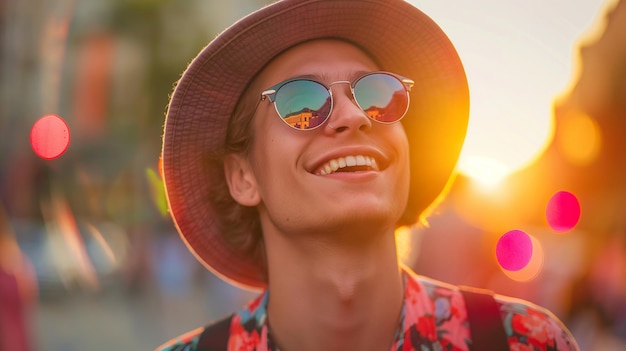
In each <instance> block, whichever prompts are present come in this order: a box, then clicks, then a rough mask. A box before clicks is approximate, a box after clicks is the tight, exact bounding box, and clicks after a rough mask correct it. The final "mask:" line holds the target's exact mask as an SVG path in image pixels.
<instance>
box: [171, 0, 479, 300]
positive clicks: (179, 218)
mask: <svg viewBox="0 0 626 351" xmlns="http://www.w3.org/2000/svg"><path fill="white" fill-rule="evenodd" d="M318 38H338V39H342V40H346V41H348V42H351V43H353V44H355V45H356V46H358V47H360V48H361V49H362V50H364V51H365V52H367V53H368V54H369V55H370V56H372V57H373V58H374V59H375V61H377V62H378V63H379V65H380V69H382V70H386V71H391V72H394V73H398V74H401V75H403V76H405V77H409V78H411V79H413V80H414V81H415V86H414V87H413V89H412V91H411V106H410V109H409V112H408V113H407V115H406V116H405V117H404V119H403V120H402V123H403V125H404V127H405V130H406V133H407V135H408V138H409V144H410V153H411V186H410V194H409V204H408V208H407V211H406V214H405V217H404V218H403V223H402V224H410V222H415V221H417V219H418V216H419V215H420V212H422V211H423V210H424V209H425V208H427V207H428V206H429V205H430V204H431V203H432V202H433V201H434V200H435V199H436V198H437V197H438V195H439V194H440V193H441V192H442V190H443V189H444V188H445V186H446V185H447V183H448V181H449V179H450V175H451V174H452V172H453V170H454V168H455V165H456V162H457V159H458V156H459V154H460V150H461V146H462V144H463V140H464V138H465V132H466V129H467V122H468V114H469V92H468V86H467V80H466V77H465V72H464V69H463V65H462V63H461V61H460V59H459V57H458V55H457V52H456V50H455V49H454V47H453V45H452V43H451V42H450V40H449V39H448V37H447V36H446V35H445V34H444V33H443V31H442V30H441V29H440V28H439V26H438V25H437V24H435V23H434V22H433V21H432V20H431V19H430V18H429V17H428V16H427V15H425V14H424V13H422V12H421V11H420V10H418V9H417V8H415V7H414V6H413V5H411V4H409V3H407V2H405V1H402V0H284V1H279V2H276V3H274V4H272V5H269V6H267V7H265V8H262V9H260V10H258V11H256V12H254V13H252V14H250V15H248V16H247V17H245V18H243V19H241V20H240V21H238V22H237V23H235V24H234V25H232V26H231V27H229V28H228V29H226V30H225V31H224V32H222V33H221V34H220V35H219V36H218V37H217V38H215V40H213V41H212V42H211V43H209V44H208V46H206V47H205V48H204V49H203V50H202V51H201V52H200V53H199V54H198V56H197V57H196V58H195V59H194V60H193V61H192V62H191V63H190V65H189V66H188V68H187V69H186V71H185V72H184V73H183V75H182V77H181V79H180V80H179V82H178V84H177V86H176V88H175V90H174V93H173V95H172V97H171V101H170V104H169V109H168V111H167V117H166V121H165V131H164V137H163V154H162V158H163V163H162V166H163V177H164V181H165V187H166V193H167V198H168V202H169V208H170V212H171V215H172V217H173V219H174V221H175V223H176V225H177V228H178V231H179V232H180V234H181V236H182V238H183V240H184V241H185V242H186V244H187V245H188V247H189V248H190V250H191V251H192V252H193V253H194V254H195V255H196V257H197V258H198V259H199V260H200V261H201V262H203V263H204V264H205V265H206V266H207V267H208V268H209V269H210V270H211V271H213V272H214V273H216V274H217V275H219V276H220V277H222V278H223V279H225V280H227V281H229V282H231V283H233V284H236V285H239V286H243V287H247V288H263V287H264V286H266V284H267V282H266V278H265V274H264V271H263V268H262V267H263V262H258V259H255V258H253V257H250V256H246V255H242V254H241V253H240V252H238V251H237V250H236V248H233V247H232V245H229V244H227V241H225V238H224V236H223V235H222V233H221V231H220V229H219V227H220V226H219V221H220V218H218V216H217V215H216V212H215V210H214V208H213V207H212V205H211V202H210V201H208V200H207V199H211V196H212V193H211V190H210V188H211V187H210V186H209V184H214V182H215V181H217V180H216V176H215V174H216V172H215V170H214V169H207V168H208V167H207V163H206V162H205V161H204V160H205V158H206V155H207V154H211V153H215V152H216V151H218V150H221V149H222V148H223V146H224V141H225V135H226V130H227V125H228V119H229V118H230V116H231V114H232V112H233V110H234V108H235V106H236V104H237V102H238V99H239V98H240V96H241V95H242V93H243V92H244V91H245V89H246V87H247V85H248V84H249V83H250V81H251V80H252V79H253V78H254V77H255V76H256V75H257V73H259V71H260V70H261V69H263V67H264V66H265V65H266V64H267V63H268V62H269V61H271V60H272V58H274V57H276V56H277V55H278V54H280V53H282V52H283V51H285V50H286V49H288V48H290V47H292V46H294V45H296V44H299V43H301V42H304V41H307V40H311V39H318ZM220 172H221V171H220ZM218 173H219V172H218ZM220 181H221V180H220ZM224 186H226V185H225V184H224Z"/></svg>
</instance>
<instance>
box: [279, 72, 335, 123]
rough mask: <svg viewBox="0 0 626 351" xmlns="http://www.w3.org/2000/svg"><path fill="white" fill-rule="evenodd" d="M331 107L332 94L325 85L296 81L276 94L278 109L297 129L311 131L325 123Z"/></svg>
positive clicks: (286, 85)
mask: <svg viewBox="0 0 626 351" xmlns="http://www.w3.org/2000/svg"><path fill="white" fill-rule="evenodd" d="M330 107H331V100H330V94H329V93H328V90H327V89H326V87H324V86H323V85H321V84H319V83H316V82H313V81H310V80H294V81H291V82H289V83H287V84H285V85H283V86H282V87H280V89H279V90H278V91H277V92H276V109H277V111H278V114H279V115H280V116H281V117H282V118H283V120H285V122H287V123H288V124H289V125H291V126H292V127H294V128H296V129H311V128H315V127H317V126H319V125H320V124H322V123H324V121H325V120H326V119H327V118H328V115H329V112H330Z"/></svg>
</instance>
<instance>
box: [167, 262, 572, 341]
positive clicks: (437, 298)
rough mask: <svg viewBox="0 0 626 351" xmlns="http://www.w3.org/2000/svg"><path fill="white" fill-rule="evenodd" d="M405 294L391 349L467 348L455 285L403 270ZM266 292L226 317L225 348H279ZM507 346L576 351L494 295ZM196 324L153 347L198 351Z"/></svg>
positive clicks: (562, 334)
mask: <svg viewBox="0 0 626 351" xmlns="http://www.w3.org/2000/svg"><path fill="white" fill-rule="evenodd" d="M404 276H405V297H404V306H403V308H402V316H401V318H400V321H399V323H398V327H397V330H396V335H395V339H394V342H393V344H392V345H391V346H390V350H391V351H411V350H419V351H435V350H454V351H461V350H470V349H471V344H472V340H471V335H470V329H469V323H468V321H467V312H466V309H465V300H464V299H463V295H462V294H461V292H460V291H459V289H458V288H457V287H455V286H452V285H449V284H446V283H442V282H440V281H436V280H433V279H428V278H425V277H422V276H419V275H416V274H415V273H413V272H411V271H409V270H405V271H404ZM268 299H269V293H268V292H267V291H266V292H265V293H264V294H262V295H260V296H259V297H258V298H256V299H255V300H253V301H252V302H251V303H250V304H248V305H247V306H246V307H245V308H244V309H243V310H241V311H239V312H238V313H236V314H234V315H233V316H232V318H231V321H230V337H229V339H228V351H278V348H277V347H276V346H275V344H274V343H273V341H272V339H271V337H270V333H269V328H268V325H267V303H268ZM496 302H497V304H498V305H499V307H500V313H501V316H502V321H503V324H504V330H505V331H506V334H507V338H508V342H509V348H510V349H511V350H514V351H550V350H559V351H577V350H578V346H577V344H576V342H575V340H574V338H573V337H572V336H571V334H570V333H569V331H568V330H567V329H566V328H565V326H564V325H563V324H562V323H561V322H560V321H559V320H558V319H557V318H556V317H555V316H554V315H552V314H551V313H550V312H549V311H547V310H545V309H543V308H541V307H539V306H536V305H533V304H531V303H529V302H526V301H523V300H519V299H513V298H508V297H503V296H499V295H497V296H496ZM204 329H205V328H198V329H196V330H193V331H191V332H189V333H187V334H184V335H182V336H180V337H178V338H175V339H173V340H171V341H169V342H168V343H166V344H164V345H162V346H161V347H159V348H158V349H157V350H158V351H201V350H200V349H199V348H198V346H197V345H198V341H199V338H200V335H201V334H202V332H203V331H204Z"/></svg>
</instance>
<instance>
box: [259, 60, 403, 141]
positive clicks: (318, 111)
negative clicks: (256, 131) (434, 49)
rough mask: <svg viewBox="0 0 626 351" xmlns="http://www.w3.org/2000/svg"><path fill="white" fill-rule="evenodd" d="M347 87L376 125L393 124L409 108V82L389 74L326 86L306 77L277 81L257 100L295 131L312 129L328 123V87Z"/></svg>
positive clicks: (330, 101) (371, 74)
mask: <svg viewBox="0 0 626 351" xmlns="http://www.w3.org/2000/svg"><path fill="white" fill-rule="evenodd" d="M336 84H349V85H350V91H351V92H352V96H353V97H354V101H356V103H357V105H358V106H359V108H360V109H361V110H363V112H365V114H366V115H367V116H368V117H369V118H371V119H373V120H374V121H377V122H380V123H386V124H389V123H394V122H397V121H399V120H400V119H402V117H404V115H405V114H406V112H407V110H408V109H409V92H410V91H411V87H413V84H414V82H413V80H411V79H408V78H405V77H402V76H400V75H397V74H394V73H389V72H369V73H366V74H364V75H362V76H360V77H358V78H356V79H355V80H353V81H351V82H350V81H347V80H345V81H344V80H341V81H337V82H333V83H330V84H328V85H326V84H324V83H322V82H319V81H317V80H314V79H310V78H294V79H288V80H286V81H283V82H280V83H278V84H276V85H274V86H273V87H270V88H268V89H266V90H265V91H263V92H262V93H261V101H265V100H266V99H269V100H270V101H271V102H272V103H274V107H275V108H276V112H277V113H278V116H280V118H281V119H282V120H283V121H284V122H285V123H287V124H288V125H289V126H290V127H292V128H294V129H298V130H311V129H315V128H317V127H319V126H321V125H322V124H324V122H326V121H327V120H328V117H330V114H331V112H332V110H333V93H332V90H331V87H332V86H333V85H336Z"/></svg>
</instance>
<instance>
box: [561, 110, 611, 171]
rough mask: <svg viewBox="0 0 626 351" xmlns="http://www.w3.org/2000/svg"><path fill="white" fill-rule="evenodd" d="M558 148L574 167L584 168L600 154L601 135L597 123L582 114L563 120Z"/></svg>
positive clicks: (572, 115) (569, 116)
mask: <svg viewBox="0 0 626 351" xmlns="http://www.w3.org/2000/svg"><path fill="white" fill-rule="evenodd" d="M560 123H561V130H562V134H561V136H560V137H559V139H558V141H557V142H558V146H559V149H560V150H561V152H562V154H563V156H564V157H565V158H566V159H567V160H568V161H569V162H570V163H572V164H574V165H576V166H585V165H587V164H589V163H591V162H592V161H594V160H595V159H596V158H597V157H598V154H599V153H600V149H601V144H602V135H601V134H600V128H599V127H598V123H597V122H596V121H595V120H594V119H592V118H591V117H589V116H588V115H587V114H584V113H582V112H576V113H572V114H570V115H568V116H567V118H563V120H562V121H561V122H560Z"/></svg>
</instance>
